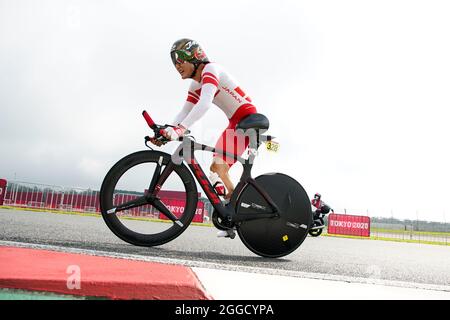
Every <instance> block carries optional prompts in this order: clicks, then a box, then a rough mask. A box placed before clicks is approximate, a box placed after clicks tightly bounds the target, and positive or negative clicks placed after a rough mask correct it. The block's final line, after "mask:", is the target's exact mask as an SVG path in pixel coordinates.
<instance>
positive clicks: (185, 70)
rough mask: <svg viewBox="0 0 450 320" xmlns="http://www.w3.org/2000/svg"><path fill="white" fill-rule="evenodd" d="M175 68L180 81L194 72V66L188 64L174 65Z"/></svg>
mask: <svg viewBox="0 0 450 320" xmlns="http://www.w3.org/2000/svg"><path fill="white" fill-rule="evenodd" d="M175 68H177V71H178V72H179V73H180V75H181V79H187V78H189V76H190V75H191V74H192V72H193V71H194V65H193V64H192V63H189V62H183V63H176V64H175Z"/></svg>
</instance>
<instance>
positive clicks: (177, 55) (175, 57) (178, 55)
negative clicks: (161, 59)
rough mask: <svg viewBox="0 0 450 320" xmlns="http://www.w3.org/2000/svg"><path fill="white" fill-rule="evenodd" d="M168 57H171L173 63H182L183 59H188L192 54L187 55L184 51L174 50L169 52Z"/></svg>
mask: <svg viewBox="0 0 450 320" xmlns="http://www.w3.org/2000/svg"><path fill="white" fill-rule="evenodd" d="M170 57H171V58H172V62H173V64H182V63H184V62H185V61H189V60H191V59H192V56H190V55H188V54H187V53H186V52H185V51H182V50H175V51H173V52H171V53H170Z"/></svg>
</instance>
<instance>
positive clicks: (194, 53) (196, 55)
mask: <svg viewBox="0 0 450 320" xmlns="http://www.w3.org/2000/svg"><path fill="white" fill-rule="evenodd" d="M170 57H171V58H172V62H173V64H174V65H175V64H177V63H184V62H190V63H192V64H193V65H195V66H198V65H199V64H200V63H207V62H209V59H208V57H207V56H206V54H205V52H204V51H203V49H202V48H201V47H200V45H199V44H198V42H197V41H195V40H191V39H180V40H178V41H176V42H175V43H174V44H173V45H172V49H170Z"/></svg>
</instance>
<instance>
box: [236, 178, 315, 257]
mask: <svg viewBox="0 0 450 320" xmlns="http://www.w3.org/2000/svg"><path fill="white" fill-rule="evenodd" d="M255 181H256V182H257V184H258V185H259V187H260V188H261V189H263V190H264V191H265V192H266V193H267V194H268V195H269V196H270V198H271V199H272V201H273V202H274V203H275V204H276V205H277V206H278V208H279V209H280V211H281V212H279V217H275V218H264V219H256V220H249V221H244V222H242V223H241V224H240V225H238V226H237V232H238V234H239V237H240V238H241V240H242V242H243V243H244V245H245V246H246V247H247V248H249V249H250V250H251V251H253V252H254V253H256V254H258V255H260V256H263V257H269V258H278V257H282V256H285V255H288V254H290V253H292V252H293V251H294V250H296V249H297V248H298V247H299V246H300V245H301V244H302V243H303V241H304V240H305V238H306V236H307V234H308V229H309V227H310V226H311V223H312V211H311V204H310V202H309V197H308V194H307V193H306V191H305V190H304V189H303V187H302V186H301V185H300V184H299V183H298V182H297V181H296V180H294V179H293V178H291V177H289V176H287V175H285V174H282V173H270V174H264V175H261V176H259V177H257V178H256V179H255ZM258 208H264V210H265V211H267V209H268V208H270V205H269V203H268V202H267V201H266V200H265V199H264V197H263V196H262V195H261V194H260V193H259V192H258V191H257V190H256V188H255V187H254V186H253V185H251V184H248V185H247V186H246V187H245V188H244V190H243V191H242V193H241V195H240V196H239V199H238V201H237V206H236V213H237V215H239V214H250V213H257V212H258V210H257V209H258ZM265 213H266V212H265Z"/></svg>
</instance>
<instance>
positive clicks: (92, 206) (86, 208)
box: [3, 181, 209, 222]
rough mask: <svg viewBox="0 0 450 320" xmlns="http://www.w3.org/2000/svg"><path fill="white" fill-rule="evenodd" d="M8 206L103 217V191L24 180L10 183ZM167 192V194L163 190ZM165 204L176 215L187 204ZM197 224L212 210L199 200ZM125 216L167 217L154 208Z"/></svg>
mask: <svg viewBox="0 0 450 320" xmlns="http://www.w3.org/2000/svg"><path fill="white" fill-rule="evenodd" d="M4 192H5V194H4V199H3V205H4V206H12V207H21V208H34V209H43V210H57V211H64V212H82V213H95V214H100V203H99V191H97V190H91V189H81V188H67V187H61V186H54V185H44V184H37V183H30V182H22V181H9V182H8V184H7V186H6V190H5V191H4ZM161 192H163V191H161ZM142 195H144V193H143V192H142V193H140V194H138V193H136V192H133V193H126V192H116V193H114V200H113V201H114V202H116V201H117V202H119V203H123V202H127V201H131V200H132V199H134V198H137V197H140V196H142ZM162 199H163V201H164V202H165V203H166V205H167V206H168V207H169V208H170V209H171V210H172V211H173V212H174V213H177V212H179V213H181V212H182V210H183V209H184V202H180V200H179V199H177V198H171V197H163V198H162ZM197 207H198V209H197V211H196V215H195V217H194V219H193V221H194V222H203V220H204V216H206V215H207V213H208V212H209V210H208V209H207V208H206V207H205V205H204V202H203V201H199V203H198V206H197ZM120 215H121V216H124V215H126V216H133V217H147V218H164V217H161V216H160V213H159V212H158V211H157V210H156V209H155V208H154V207H153V206H150V205H145V206H141V207H138V208H133V209H130V210H126V211H122V212H121V213H120Z"/></svg>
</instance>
